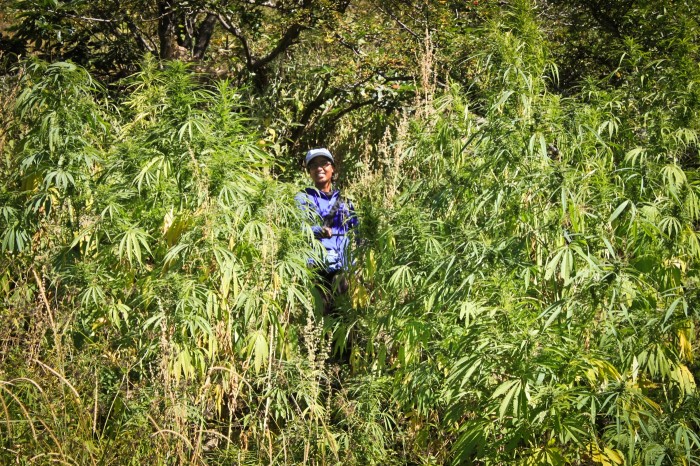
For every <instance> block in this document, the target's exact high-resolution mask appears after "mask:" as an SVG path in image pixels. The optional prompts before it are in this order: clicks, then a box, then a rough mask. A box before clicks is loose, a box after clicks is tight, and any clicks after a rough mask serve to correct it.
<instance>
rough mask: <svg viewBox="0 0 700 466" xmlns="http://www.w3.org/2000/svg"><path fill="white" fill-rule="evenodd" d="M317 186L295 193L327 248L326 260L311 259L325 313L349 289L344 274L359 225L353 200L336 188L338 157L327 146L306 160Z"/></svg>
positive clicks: (313, 151) (308, 156) (299, 203)
mask: <svg viewBox="0 0 700 466" xmlns="http://www.w3.org/2000/svg"><path fill="white" fill-rule="evenodd" d="M304 167H305V168H306V171H307V173H308V174H309V177H310V178H311V181H312V182H313V184H314V186H313V187H309V188H306V189H305V190H304V191H302V192H300V193H299V194H297V195H296V201H297V203H298V205H299V206H300V208H301V209H302V211H303V212H304V213H305V214H306V216H307V218H308V221H309V223H310V225H311V230H312V232H313V234H314V237H315V238H316V240H318V241H320V242H321V245H322V246H323V248H324V249H325V257H324V259H325V260H324V262H323V263H322V264H317V263H315V262H314V260H313V259H309V262H310V265H311V266H312V267H314V268H315V269H316V272H317V274H318V277H319V292H320V294H321V298H322V299H323V312H324V314H325V315H328V314H330V313H331V312H332V310H333V305H334V301H335V298H336V297H337V296H338V295H340V294H344V293H346V292H347V289H348V282H347V279H346V278H345V277H344V276H343V272H344V271H345V270H346V269H347V267H348V265H349V262H348V246H349V243H350V240H349V233H350V231H351V230H352V229H354V228H356V227H357V224H358V220H357V216H356V215H355V209H354V207H353V205H352V203H351V202H350V201H348V200H347V199H345V198H343V197H342V196H341V193H340V191H339V190H338V189H334V186H333V183H334V182H335V181H336V178H337V172H336V165H335V159H334V158H333V155H332V154H331V153H330V151H329V150H328V149H326V148H318V149H311V150H309V151H308V152H307V153H306V157H305V159H304Z"/></svg>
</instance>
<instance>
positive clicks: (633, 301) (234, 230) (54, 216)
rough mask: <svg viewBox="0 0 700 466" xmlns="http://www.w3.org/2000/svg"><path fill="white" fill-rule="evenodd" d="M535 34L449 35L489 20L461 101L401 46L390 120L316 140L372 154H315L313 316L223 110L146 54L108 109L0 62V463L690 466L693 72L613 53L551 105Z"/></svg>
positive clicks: (78, 76)
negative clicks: (367, 137)
mask: <svg viewBox="0 0 700 466" xmlns="http://www.w3.org/2000/svg"><path fill="white" fill-rule="evenodd" d="M555 3H556V2H552V4H555ZM421 8H422V7H421ZM421 8H418V7H417V10H416V11H421V12H423V13H426V15H428V13H429V14H432V13H434V10H431V9H430V7H429V6H425V8H422V9H421ZM436 8H437V7H436ZM644 8H647V7H644ZM644 8H642V7H639V8H638V9H637V10H634V11H633V12H632V13H634V15H636V14H637V13H639V12H641V11H642V10H643V9H644ZM647 9H652V10H653V8H651V6H648V8H647ZM437 11H442V10H439V8H438V9H437ZM548 11H549V10H548ZM644 11H647V10H644ZM536 12H537V10H536V9H535V5H534V4H532V3H530V2H528V1H526V0H522V1H517V2H513V4H512V5H511V6H510V7H508V8H507V9H504V11H503V12H501V13H500V14H496V12H495V11H494V10H493V7H489V9H488V10H487V9H485V10H484V11H482V12H480V13H479V15H483V16H479V15H477V16H474V17H470V20H469V21H475V20H474V18H485V17H486V16H487V15H490V16H492V17H493V18H494V21H493V22H490V23H489V24H488V25H487V26H485V27H484V28H482V29H479V30H474V33H475V34H476V35H477V36H476V37H475V38H474V39H473V42H472V39H463V40H465V41H469V42H468V43H471V44H474V43H478V44H479V51H478V53H476V54H473V55H472V56H470V57H469V58H467V59H465V60H463V63H462V64H461V65H459V66H463V67H464V69H462V70H451V71H450V74H449V75H450V76H462V77H463V76H467V75H468V76H470V78H469V79H470V80H471V82H469V86H468V87H465V86H464V85H463V84H464V83H460V82H455V81H450V82H447V83H445V84H444V87H442V88H438V87H437V86H436V83H435V79H434V75H433V74H432V71H431V70H432V67H433V66H435V67H440V66H444V63H445V62H441V64H439V65H436V64H434V63H433V62H431V54H432V53H433V51H434V50H433V47H438V48H439V49H440V50H439V51H438V53H440V52H443V51H444V50H445V47H449V46H456V45H455V44H457V43H461V42H459V40H458V39H456V38H455V34H456V33H455V29H450V30H449V31H447V33H446V34H445V35H444V36H441V37H438V38H436V41H435V43H434V44H433V43H431V42H430V40H427V41H426V43H425V50H424V55H423V57H422V60H423V63H422V64H421V68H422V70H418V69H417V68H416V69H415V71H416V72H419V71H420V73H422V79H421V85H420V87H416V89H418V90H419V92H417V93H416V100H415V102H414V103H413V105H412V106H411V108H406V109H404V111H403V113H402V114H400V115H394V116H389V115H373V116H371V118H370V117H368V118H366V121H355V120H353V119H348V120H344V121H345V123H344V125H347V126H343V125H341V126H340V127H339V128H338V134H341V136H338V139H337V140H336V141H337V143H338V145H339V147H352V146H353V144H355V143H356V142H357V139H355V140H354V141H355V142H353V138H358V136H357V135H356V134H355V135H353V134H352V129H353V128H354V127H353V126H350V124H351V123H352V124H357V125H365V126H358V127H362V128H371V129H372V130H373V131H376V133H373V135H372V140H375V141H376V140H381V141H382V142H381V143H380V144H378V145H377V146H376V147H373V148H371V149H367V151H365V152H364V153H362V154H348V155H345V154H341V155H342V156H344V157H341V158H344V161H345V162H346V164H345V166H344V167H343V168H344V170H345V175H346V178H347V179H348V180H350V181H352V182H351V183H348V186H347V188H346V192H347V194H348V195H350V196H352V197H353V199H354V203H355V205H356V206H357V209H358V212H359V216H360V220H361V221H360V230H359V232H358V235H359V237H360V239H361V241H360V246H358V247H357V248H356V249H355V250H354V251H353V256H354V257H355V263H356V264H355V266H354V267H353V270H351V271H350V273H349V281H350V291H349V292H348V294H347V295H346V296H342V297H340V298H339V299H338V300H337V307H338V309H337V311H338V312H337V313H336V314H334V315H330V316H323V317H322V316H321V315H319V313H318V312H317V311H316V310H315V309H314V294H318V293H317V291H316V290H314V286H313V277H312V274H311V272H310V270H309V269H308V267H307V258H308V257H310V256H314V255H316V254H318V251H315V250H313V249H314V248H313V247H312V246H310V245H312V244H313V240H312V237H311V235H310V234H309V232H308V231H306V230H305V229H303V228H300V225H301V224H302V219H301V218H300V212H299V209H298V208H297V206H296V205H295V204H294V200H293V197H294V194H295V192H296V191H297V190H298V184H295V183H289V182H284V181H281V178H285V179H287V178H293V176H291V175H289V174H288V173H287V174H285V175H283V176H280V173H282V172H283V170H284V167H288V166H290V165H291V163H290V162H289V160H287V161H281V160H280V157H282V156H286V157H289V159H291V155H290V154H288V153H286V152H285V149H284V148H283V147H282V146H280V145H274V144H271V145H267V146H266V144H268V143H269V142H270V140H269V139H268V141H267V142H266V141H264V140H263V141H261V139H260V138H261V136H260V135H258V134H257V133H256V132H255V130H254V129H253V128H254V127H256V126H259V125H260V124H261V122H260V121H256V120H255V119H254V115H255V111H254V110H251V109H249V108H247V107H246V106H245V105H243V103H242V102H244V101H246V99H247V98H248V97H247V96H246V95H245V93H244V92H242V91H240V90H239V89H237V88H236V87H235V86H233V85H232V84H231V82H229V81H225V80H223V81H220V82H216V83H209V84H202V83H203V82H204V81H205V80H204V79H201V78H202V77H201V76H200V75H198V74H196V73H195V72H194V70H193V67H192V66H191V65H186V64H183V63H180V62H169V63H160V62H157V61H155V60H154V59H153V58H146V59H145V60H144V61H143V63H142V65H141V68H140V71H139V72H138V73H136V74H134V75H133V76H131V77H129V78H128V79H127V80H125V81H124V82H122V83H120V88H121V89H126V90H128V92H125V93H124V94H123V95H122V96H118V97H116V98H115V97H114V96H109V95H108V93H107V92H106V91H105V90H103V89H102V88H101V87H100V86H99V85H98V84H96V83H95V82H94V81H93V80H92V78H91V77H90V75H89V74H88V73H87V72H85V71H84V70H83V69H82V68H80V67H78V66H76V65H73V64H69V63H54V64H45V63H42V62H38V61H37V62H26V63H25V64H24V65H23V68H22V73H21V76H22V83H21V92H20V93H19V94H18V95H17V97H16V98H15V99H12V103H13V111H14V114H13V118H12V119H10V120H8V124H7V125H6V128H5V133H3V134H5V135H6V139H5V140H4V141H7V142H6V143H5V145H4V146H3V147H4V150H5V153H4V154H3V155H4V165H3V167H2V173H3V177H4V179H5V180H6V182H5V183H4V185H3V187H2V191H0V196H1V197H0V199H2V207H1V209H2V212H1V215H0V234H1V235H2V238H3V240H2V256H0V263H1V264H2V269H1V270H2V273H1V274H0V293H1V294H2V296H3V301H2V308H0V312H1V314H0V344H1V345H2V352H1V353H0V354H2V356H0V361H2V366H1V367H2V369H0V371H1V372H0V434H1V435H0V438H1V439H2V440H1V442H2V450H0V458H3V459H5V460H7V461H16V462H20V463H21V462H25V463H29V462H32V461H37V460H38V459H39V458H46V459H47V461H49V460H51V461H53V460H55V461H62V462H69V463H78V464H93V463H94V464H97V463H117V464H122V463H125V464H144V463H149V464H150V463H153V464H192V463H198V464H199V463H201V464H234V463H235V464H263V463H265V464H299V463H304V464H306V463H313V464H358V465H359V464H363V465H364V464H484V465H486V464H494V465H495V464H523V465H535V464H537V465H539V464H552V465H563V464H600V465H621V464H629V465H652V464H655V465H660V464H685V465H691V464H698V463H700V455H699V454H698V452H699V451H700V437H699V436H698V434H697V432H698V431H700V411H699V410H698V401H699V400H698V391H697V386H696V380H697V377H698V376H699V375H700V372H699V369H698V361H697V359H696V354H697V345H698V341H697V336H698V330H697V329H698V323H699V322H698V321H699V319H700V315H699V314H698V311H697V307H698V306H697V305H698V278H699V277H698V272H697V270H698V260H699V259H700V238H699V237H698V222H699V221H700V200H699V198H700V184H699V180H698V164H697V151H698V131H699V130H700V127H699V126H698V121H700V120H699V118H698V117H699V116H700V115H699V112H700V106H699V105H700V104H699V103H700V100H699V99H698V96H697V92H698V91H697V89H698V84H700V71H699V70H698V69H697V67H696V66H691V64H690V62H688V61H679V62H675V61H673V60H670V59H667V58H663V59H657V58H656V57H655V56H654V54H652V53H651V52H650V51H649V50H648V43H646V42H644V44H646V45H644V44H642V45H638V41H637V39H635V38H634V37H630V38H629V39H628V40H627V41H626V42H625V43H624V45H625V50H624V53H623V51H620V50H618V53H619V56H618V60H617V62H618V70H617V71H616V72H614V73H612V74H607V75H605V76H604V77H602V78H600V77H597V78H587V79H583V80H582V81H581V83H582V84H581V87H580V89H577V90H576V92H570V93H569V94H567V95H562V94H560V93H556V92H555V91H556V90H557V89H558V86H559V84H560V81H559V79H560V76H559V66H558V65H559V64H558V63H555V62H554V58H555V57H557V56H558V55H556V54H553V52H552V48H551V47H550V44H548V42H547V38H548V36H546V33H547V31H549V30H550V29H548V27H549V26H548V27H547V28H543V27H542V26H541V25H540V24H539V23H538V22H537V20H536V16H535V14H536ZM635 12H636V13H635ZM632 13H630V14H632ZM647 13H648V12H647ZM647 13H644V14H647ZM639 15H642V13H639ZM634 17H639V16H634ZM397 18H399V19H401V18H403V19H405V18H404V17H403V16H398V17H397ZM438 18H442V19H445V17H444V16H439V15H438ZM470 24H471V25H472V26H473V24H472V23H470ZM683 24H686V23H683ZM665 25H666V26H667V27H671V25H670V24H667V23H665ZM686 25H687V24H686ZM404 27H408V26H407V25H406V24H405V23H404ZM470 27H471V26H470ZM368 28H369V26H368ZM369 29H371V28H369ZM457 29H458V28H457ZM340 34H341V37H345V36H343V35H342V34H345V31H342V30H341V32H340ZM689 34H690V35H688V36H682V37H679V38H678V40H677V41H676V42H674V41H669V42H664V44H663V50H664V53H667V54H668V56H669V57H674V56H680V55H681V54H682V53H684V52H683V51H687V50H690V49H692V47H693V43H694V42H693V40H694V36H692V34H691V33H689ZM367 37H368V38H370V37H371V34H370V33H369V32H368V36H367ZM450 38H451V39H450ZM460 40H461V39H460ZM445 41H450V44H449V45H448V44H445V43H444V42H445ZM465 43H467V42H465ZM435 44H437V45H435ZM395 45H396V46H397V47H398V46H399V44H395ZM693 50H694V49H693ZM555 52H556V50H555ZM557 53H558V52H557ZM610 53H613V52H612V51H611V52H610ZM553 57H554V58H553ZM312 59H313V57H311V58H310V60H312ZM339 60H340V59H339ZM348 60H350V59H348ZM341 61H342V60H341ZM335 65H337V66H339V67H342V66H346V65H347V63H345V64H342V63H336V64H335ZM454 66H457V65H454ZM290 72H291V71H290ZM302 74H303V73H302ZM329 82H330V81H329ZM355 91H357V92H358V93H361V92H362V91H361V90H359V89H354V90H348V91H347V93H340V94H337V95H335V96H334V97H333V98H336V97H337V98H341V97H339V96H348V95H353V94H352V93H353V92H355ZM323 92H325V91H324V90H323V84H322V83H319V82H315V83H312V82H310V83H309V84H308V86H305V87H300V88H297V89H295V94H294V95H293V96H291V97H290V98H294V99H298V100H299V101H302V100H304V99H305V98H306V97H304V96H307V97H308V95H312V94H315V93H316V94H317V93H321V94H323ZM333 98H329V99H330V100H328V102H331V101H332V99H333ZM326 108H327V112H328V113H329V114H330V113H332V112H333V108H332V105H331V104H330V103H329V104H328V107H326ZM362 115H365V116H367V115H369V112H368V113H367V114H364V113H363V114H362ZM280 118H282V119H284V118H286V119H288V120H289V121H288V123H289V122H293V121H295V118H296V117H295V116H294V114H293V112H292V113H289V114H286V115H282V116H280ZM363 118H364V117H363ZM297 122H298V123H300V124H303V125H305V124H306V123H308V121H306V122H305V121H297ZM273 126H274V124H273ZM272 129H274V128H272ZM278 129H280V128H279V127H278ZM273 132H274V131H273ZM269 134H271V133H268V135H269ZM268 135H265V137H267V136H268ZM273 139H274V137H273ZM266 147H267V148H268V149H270V152H273V154H270V153H268V151H266V150H265V148H266ZM331 149H332V150H334V151H336V148H335V147H331ZM336 153H337V151H336ZM368 154H375V155H379V156H378V157H374V158H370V157H367V155H368ZM339 361H341V362H340V363H339Z"/></svg>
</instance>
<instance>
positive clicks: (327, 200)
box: [295, 188, 357, 272]
mask: <svg viewBox="0 0 700 466" xmlns="http://www.w3.org/2000/svg"><path fill="white" fill-rule="evenodd" d="M295 199H296V201H297V203H298V204H299V207H300V208H301V210H302V211H303V212H304V213H305V214H306V215H307V218H308V220H309V223H310V225H311V230H312V231H313V233H314V236H315V237H316V239H318V240H319V241H320V242H321V244H322V245H323V247H324V248H325V249H326V264H325V266H324V269H325V270H326V271H328V272H337V271H338V270H340V269H342V268H343V267H346V266H347V265H348V259H347V255H348V246H349V240H348V232H349V231H350V230H351V229H353V228H355V227H356V226H357V216H356V215H355V209H354V207H353V205H352V203H351V202H350V201H347V200H345V199H342V200H340V201H339V199H340V191H337V190H336V191H333V192H332V193H330V194H326V193H324V192H322V191H319V190H318V189H316V188H306V189H305V190H304V191H302V192H300V193H299V194H297V195H296V196H295ZM336 202H341V204H339V208H338V209H337V210H336V211H335V215H334V216H333V219H332V222H331V231H332V232H333V236H331V237H330V238H322V237H321V230H322V229H323V219H324V218H325V217H326V215H328V214H329V213H330V211H331V210H332V209H333V206H334V205H335V203H336Z"/></svg>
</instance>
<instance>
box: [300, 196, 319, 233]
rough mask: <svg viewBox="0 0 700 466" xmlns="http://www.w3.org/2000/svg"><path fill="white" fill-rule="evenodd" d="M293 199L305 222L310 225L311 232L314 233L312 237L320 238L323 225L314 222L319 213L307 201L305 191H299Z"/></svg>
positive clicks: (316, 220)
mask: <svg viewBox="0 0 700 466" xmlns="http://www.w3.org/2000/svg"><path fill="white" fill-rule="evenodd" d="M294 200H295V201H296V202H297V206H299V209H300V210H301V211H302V213H303V214H304V217H305V218H306V220H307V224H308V225H309V226H310V227H311V232H312V233H313V234H314V237H316V238H321V232H322V231H323V227H322V226H321V225H317V224H316V222H318V219H319V218H320V215H319V213H318V212H317V211H316V209H315V208H314V205H313V204H312V203H311V202H309V196H308V195H307V194H306V193H303V192H301V193H298V194H297V195H296V196H294Z"/></svg>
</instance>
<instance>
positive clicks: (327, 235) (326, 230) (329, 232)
mask: <svg viewBox="0 0 700 466" xmlns="http://www.w3.org/2000/svg"><path fill="white" fill-rule="evenodd" d="M332 236H333V231H332V230H331V229H330V228H329V227H323V228H322V229H321V238H331V237H332Z"/></svg>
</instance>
